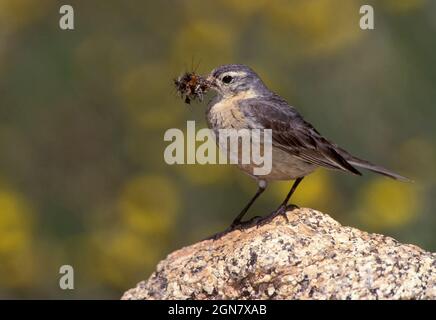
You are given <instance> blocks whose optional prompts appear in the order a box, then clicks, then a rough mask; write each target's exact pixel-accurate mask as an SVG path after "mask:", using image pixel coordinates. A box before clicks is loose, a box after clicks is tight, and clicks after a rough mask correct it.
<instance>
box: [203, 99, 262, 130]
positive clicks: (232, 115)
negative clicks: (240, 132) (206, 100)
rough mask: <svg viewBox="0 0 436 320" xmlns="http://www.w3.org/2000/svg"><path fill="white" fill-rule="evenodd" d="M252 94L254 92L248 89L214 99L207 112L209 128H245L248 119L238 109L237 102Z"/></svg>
mask: <svg viewBox="0 0 436 320" xmlns="http://www.w3.org/2000/svg"><path fill="white" fill-rule="evenodd" d="M253 95H254V93H252V92H251V91H248V92H244V93H240V94H238V95H235V96H232V97H229V98H223V99H220V100H218V101H216V102H215V103H214V104H212V105H211V106H210V108H209V111H208V113H207V120H208V124H209V128H211V129H213V130H217V129H244V128H247V126H248V119H247V118H246V116H245V115H244V114H243V113H242V111H241V110H240V108H239V104H240V102H241V101H242V100H244V99H249V98H251V97H252V96H253Z"/></svg>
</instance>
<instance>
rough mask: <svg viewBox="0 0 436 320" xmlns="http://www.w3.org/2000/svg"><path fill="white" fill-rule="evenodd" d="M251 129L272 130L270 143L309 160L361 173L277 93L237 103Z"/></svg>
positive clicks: (317, 163)
mask: <svg viewBox="0 0 436 320" xmlns="http://www.w3.org/2000/svg"><path fill="white" fill-rule="evenodd" d="M239 107H240V110H241V111H242V113H243V114H244V115H245V116H246V119H247V120H248V122H249V125H248V126H249V128H252V129H271V130H272V142H273V146H274V147H277V148H280V149H282V150H283V151H285V152H287V153H289V154H290V155H292V156H295V157H297V158H299V159H301V160H303V161H306V162H308V163H311V164H314V165H317V166H322V167H326V168H330V169H339V170H344V171H349V172H351V173H354V174H357V175H361V173H360V172H359V171H358V170H357V169H356V168H354V167H353V166H352V165H351V164H349V163H348V162H347V160H345V159H344V157H342V156H341V155H340V154H339V153H338V152H337V151H336V150H335V149H336V148H335V146H334V145H333V144H331V143H330V142H329V141H328V140H326V139H325V138H323V137H322V136H321V135H320V134H319V132H318V131H316V129H315V128H314V127H313V126H312V125H311V124H310V123H308V122H306V121H305V120H304V119H303V118H302V117H301V115H300V114H298V112H297V111H296V110H295V109H294V108H292V107H291V106H289V105H288V104H287V102H286V101H285V100H283V99H282V98H280V97H279V96H277V95H273V96H269V97H264V98H252V99H246V100H242V101H240V102H239Z"/></svg>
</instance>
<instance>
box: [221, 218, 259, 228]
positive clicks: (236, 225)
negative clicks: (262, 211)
mask: <svg viewBox="0 0 436 320" xmlns="http://www.w3.org/2000/svg"><path fill="white" fill-rule="evenodd" d="M260 220H262V217H261V216H255V217H253V218H251V219H249V220H247V221H237V220H235V221H233V222H232V224H231V225H230V227H229V228H228V229H227V230H228V231H233V230H235V229H245V228H246V227H248V226H251V225H253V224H256V223H257V222H259V221H260Z"/></svg>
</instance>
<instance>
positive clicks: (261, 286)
mask: <svg viewBox="0 0 436 320" xmlns="http://www.w3.org/2000/svg"><path fill="white" fill-rule="evenodd" d="M287 218H288V219H285V217H284V216H277V217H275V218H269V219H266V220H264V221H261V222H260V223H257V225H256V224H255V223H253V224H251V225H247V226H246V227H244V228H243V229H241V230H234V231H231V232H228V233H223V234H221V235H219V236H217V237H215V239H209V240H204V241H201V242H199V243H196V244H193V245H191V246H188V247H185V248H182V249H180V250H177V251H175V252H173V253H171V254H170V255H169V256H168V257H167V258H166V259H165V260H163V261H161V262H160V263H159V264H158V266H157V270H156V271H155V272H154V273H153V274H152V275H151V277H150V278H149V279H148V280H147V281H142V282H140V283H139V284H138V285H137V287H136V288H133V289H130V290H129V291H127V292H126V293H125V294H124V295H123V297H122V299H435V298H436V254H432V253H429V252H426V251H424V250H422V249H420V248H418V247H416V246H414V245H406V244H401V243H399V242H397V241H396V240H394V239H392V238H390V237H386V236H383V235H379V234H369V233H366V232H363V231H360V230H357V229H354V228H351V227H344V226H341V225H340V224H339V223H338V222H336V221H335V220H333V219H332V218H331V217H329V216H328V215H326V214H323V213H321V212H318V211H315V210H312V209H305V208H303V209H294V210H293V211H289V212H287Z"/></svg>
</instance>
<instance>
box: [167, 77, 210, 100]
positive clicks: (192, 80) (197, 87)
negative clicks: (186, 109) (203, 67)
mask: <svg viewBox="0 0 436 320" xmlns="http://www.w3.org/2000/svg"><path fill="white" fill-rule="evenodd" d="M174 85H175V86H176V90H177V92H178V93H179V94H180V96H181V97H182V98H184V99H185V103H187V104H190V103H191V100H195V99H198V100H200V101H203V96H204V93H205V92H206V91H207V89H208V84H207V81H206V79H204V78H203V77H202V76H200V75H198V74H196V73H195V72H186V73H184V74H182V75H181V76H180V77H178V78H177V79H174Z"/></svg>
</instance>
